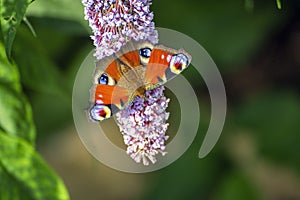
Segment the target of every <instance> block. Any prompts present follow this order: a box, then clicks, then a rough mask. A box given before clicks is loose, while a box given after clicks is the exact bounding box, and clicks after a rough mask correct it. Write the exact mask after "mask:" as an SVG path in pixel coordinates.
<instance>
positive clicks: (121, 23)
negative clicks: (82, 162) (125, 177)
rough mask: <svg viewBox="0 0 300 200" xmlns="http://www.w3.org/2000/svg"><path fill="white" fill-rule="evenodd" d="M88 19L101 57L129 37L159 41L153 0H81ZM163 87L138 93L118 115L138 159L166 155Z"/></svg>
mask: <svg viewBox="0 0 300 200" xmlns="http://www.w3.org/2000/svg"><path fill="white" fill-rule="evenodd" d="M82 3H83V5H84V13H85V19H86V20H88V21H89V25H90V27H91V28H92V31H93V35H92V36H91V38H92V39H93V40H94V45H95V46H96V51H95V54H94V56H95V57H96V58H97V59H99V60H100V59H102V58H104V57H106V56H110V55H112V54H113V53H116V52H118V51H119V50H120V49H121V47H122V46H124V45H125V44H126V43H127V42H128V41H130V40H136V41H139V40H148V41H150V42H151V43H152V44H157V42H158V33H157V31H156V30H155V26H154V23H153V22H152V20H153V13H152V12H150V5H151V0H82ZM163 90H164V87H163V86H160V87H158V88H155V89H153V90H147V91H146V93H145V98H141V97H136V98H135V99H134V100H133V102H132V103H131V104H130V105H129V106H128V107H127V108H125V109H124V110H122V111H121V112H119V113H118V114H117V115H116V118H117V121H118V125H119V128H120V131H121V133H122V135H123V139H124V143H125V144H126V145H127V146H128V147H127V154H129V155H130V156H131V157H132V158H133V159H134V160H135V161H136V162H137V163H140V162H141V161H142V163H143V164H144V165H149V160H150V161H151V162H152V163H153V164H154V163H155V162H156V155H157V154H161V155H165V154H166V152H165V141H166V140H167V139H168V136H166V135H165V133H166V130H167V128H168V126H169V124H168V123H167V119H168V118H169V113H168V112H167V111H166V109H167V107H168V103H169V99H167V98H166V97H165V96H164V95H163Z"/></svg>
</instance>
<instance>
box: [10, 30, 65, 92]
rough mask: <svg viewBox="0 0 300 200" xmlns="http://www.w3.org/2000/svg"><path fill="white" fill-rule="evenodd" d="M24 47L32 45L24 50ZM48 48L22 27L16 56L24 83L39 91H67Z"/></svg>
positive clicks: (27, 86) (14, 51)
mask: <svg viewBox="0 0 300 200" xmlns="http://www.w3.org/2000/svg"><path fill="white" fill-rule="evenodd" d="M24 47H30V49H29V50H24ZM46 48H47V47H45V46H44V45H43V44H42V43H41V41H39V40H38V38H35V37H33V36H32V34H31V33H30V31H28V30H27V29H25V28H24V26H21V27H20V30H19V31H18V36H17V37H16V45H15V46H14V49H13V53H14V58H15V59H16V62H17V64H18V66H19V70H20V74H21V81H22V84H23V85H24V86H25V87H26V88H27V89H31V90H34V91H36V92H39V93H48V94H63V93H65V87H64V85H65V84H64V81H65V80H64V78H63V77H62V75H61V74H60V71H59V70H58V69H57V67H56V65H55V63H53V61H52V60H51V59H50V58H49V56H48V55H47V51H46Z"/></svg>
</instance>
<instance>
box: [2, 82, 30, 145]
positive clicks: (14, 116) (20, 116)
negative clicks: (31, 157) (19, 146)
mask: <svg viewBox="0 0 300 200" xmlns="http://www.w3.org/2000/svg"><path fill="white" fill-rule="evenodd" d="M0 113H1V115H0V128H1V129H2V130H4V131H5V132H6V133H8V134H9V135H12V136H17V137H21V138H23V139H24V140H26V141H28V142H29V143H31V144H34V140H35V126H34V123H33V119H32V111H31V107H30V105H29V103H28V101H27V99H25V98H24V97H23V96H22V94H20V93H17V92H15V91H14V90H11V89H10V88H7V87H5V86H3V85H0Z"/></svg>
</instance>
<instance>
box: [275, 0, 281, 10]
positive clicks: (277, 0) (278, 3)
mask: <svg viewBox="0 0 300 200" xmlns="http://www.w3.org/2000/svg"><path fill="white" fill-rule="evenodd" d="M276 4H277V8H278V9H281V1H280V0H276Z"/></svg>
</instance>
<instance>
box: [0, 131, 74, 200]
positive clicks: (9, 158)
mask: <svg viewBox="0 0 300 200" xmlns="http://www.w3.org/2000/svg"><path fill="white" fill-rule="evenodd" d="M0 158H1V160H0V170H1V173H0V174H1V183H3V184H4V185H6V187H5V189H6V191H4V192H3V193H2V191H1V193H0V199H20V198H21V199H35V200H39V199H40V200H44V199H51V200H56V199H59V200H63V199H69V196H68V192H67V190H66V188H65V187H64V185H63V182H62V181H61V180H60V179H59V178H58V177H57V176H56V175H55V174H54V172H53V171H52V170H51V169H50V168H49V167H48V166H47V164H46V163H45V162H44V161H43V160H42V158H41V157H40V156H39V155H38V154H37V153H36V152H35V151H34V149H33V148H32V146H31V145H29V144H28V143H27V142H25V141H24V140H22V139H20V138H17V137H13V136H8V135H6V134H5V133H3V132H2V131H0ZM1 166H2V167H1ZM10 184H11V185H10ZM15 185H17V187H15ZM16 192H18V193H16ZM7 197H8V198H7Z"/></svg>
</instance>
